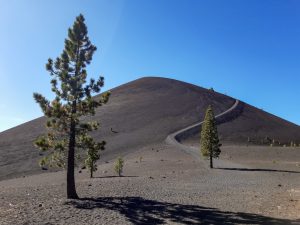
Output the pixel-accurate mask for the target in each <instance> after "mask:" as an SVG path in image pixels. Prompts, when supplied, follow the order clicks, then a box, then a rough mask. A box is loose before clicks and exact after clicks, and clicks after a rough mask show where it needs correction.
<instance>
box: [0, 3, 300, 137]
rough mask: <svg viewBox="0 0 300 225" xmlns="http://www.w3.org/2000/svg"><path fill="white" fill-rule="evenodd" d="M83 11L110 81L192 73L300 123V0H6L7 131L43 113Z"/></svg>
mask: <svg viewBox="0 0 300 225" xmlns="http://www.w3.org/2000/svg"><path fill="white" fill-rule="evenodd" d="M79 13H83V15H84V16H85V18H86V23H87V26H88V30H89V36H90V39H91V41H92V42H93V43H94V44H95V45H96V46H97V47H98V51H97V52H96V53H95V55H94V59H93V61H92V64H91V66H90V67H89V69H88V72H89V75H90V76H92V77H96V76H98V75H100V74H101V75H103V76H104V77H105V79H106V83H105V89H104V90H107V89H110V88H113V87H115V86H118V85H120V84H123V83H125V82H128V81H131V80H134V79H137V78H139V77H143V76H162V77H169V78H174V79H178V80H183V81H186V82H190V83H193V84H196V85H199V86H203V87H208V88H209V87H213V88H214V89H215V90H217V91H219V92H221V93H226V94H228V95H230V96H232V97H235V98H238V99H241V100H243V101H246V102H247V103H249V104H252V105H254V106H256V107H258V108H263V109H264V110H266V111H268V112H271V113H273V114H275V115H278V116H280V117H283V118H285V119H287V120H290V121H292V122H294V123H296V124H300V104H299V99H300V1H297V0H294V1H291V0H281V1H278V0H269V1H268V0H264V1H262V0H248V1H247V0H243V1H242V0H235V1H234V0H226V1H224V0H219V1H217V0H181V1H176V0H102V1H101V0H89V1H86V0H85V1H84V0H81V1H80V0H64V1H62V0H51V1H42V0H26V1H20V0H5V1H4V0H0V29H1V32H0V84H1V89H0V99H1V101H0V131H3V130H5V129H8V128H10V127H13V126H16V125H18V124H20V123H23V122H26V121H29V120H31V119H34V118H37V117H39V116H41V115H42V113H41V111H40V109H39V107H38V105H37V104H36V103H35V102H34V100H33V98H32V93H33V92H40V93H42V94H44V95H46V96H47V97H49V98H51V96H52V95H51V92H50V83H49V81H50V76H49V75H48V73H47V72H46V71H45V63H46V62H47V59H48V58H49V57H52V58H55V57H57V56H58V55H60V53H61V51H62V49H63V45H64V38H65V37H66V35H67V29H68V27H70V26H71V25H72V24H73V21H74V19H75V17H76V16H77V15H78V14H79Z"/></svg>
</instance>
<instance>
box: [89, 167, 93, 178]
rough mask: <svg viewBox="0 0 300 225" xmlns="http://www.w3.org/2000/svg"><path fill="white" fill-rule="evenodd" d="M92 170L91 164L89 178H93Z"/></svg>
mask: <svg viewBox="0 0 300 225" xmlns="http://www.w3.org/2000/svg"><path fill="white" fill-rule="evenodd" d="M93 171H94V167H93V166H92V167H91V170H90V178H93Z"/></svg>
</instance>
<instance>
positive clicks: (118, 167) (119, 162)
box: [115, 157, 124, 177]
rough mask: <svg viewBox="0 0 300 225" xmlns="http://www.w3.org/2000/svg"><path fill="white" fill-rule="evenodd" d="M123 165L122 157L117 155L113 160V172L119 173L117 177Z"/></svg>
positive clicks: (120, 174)
mask: <svg viewBox="0 0 300 225" xmlns="http://www.w3.org/2000/svg"><path fill="white" fill-rule="evenodd" d="M123 166H124V160H123V158H122V157H119V158H118V159H117V161H116V162H115V172H116V173H117V174H118V175H119V177H120V176H122V172H123Z"/></svg>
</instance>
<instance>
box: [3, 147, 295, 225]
mask: <svg viewBox="0 0 300 225" xmlns="http://www.w3.org/2000/svg"><path fill="white" fill-rule="evenodd" d="M239 148H240V147H237V146H225V147H224V148H223V156H222V158H221V159H220V160H216V161H215V167H216V169H212V170H210V169H208V162H207V161H204V160H202V159H200V158H199V157H198V158H197V157H194V156H193V155H190V154H187V153H186V152H184V151H180V150H178V149H175V148H173V147H171V146H168V145H165V144H157V145H151V146H147V147H144V148H141V149H139V150H138V151H136V152H134V153H130V154H129V155H126V157H125V166H124V176H123V177H116V176H115V174H114V173H113V163H114V162H112V161H109V162H107V163H105V164H102V165H99V169H98V171H97V172H96V174H95V176H96V178H94V179H89V178H88V173H87V171H85V170H83V171H82V172H81V173H79V171H76V176H77V177H76V179H77V180H76V182H77V192H78V194H79V195H80V197H81V199H80V200H67V199H65V183H64V180H65V179H64V178H65V174H64V172H55V173H48V174H41V175H33V176H28V177H24V178H17V179H11V180H4V181H1V182H0V199H1V201H0V224H1V225H6V224H14V225H18V224H24V225H25V224H28V225H29V224H30V225H31V224H48V225H50V224H282V225H285V224H300V215H299V212H300V204H299V200H300V192H298V191H299V190H300V181H299V174H300V168H299V166H298V165H297V164H296V163H295V160H294V159H293V158H294V157H296V155H297V154H298V159H299V155H300V154H299V151H295V152H294V153H293V154H294V155H293V156H294V157H293V158H292V159H290V158H289V157H286V158H284V159H283V160H282V161H280V159H281V158H282V157H283V156H282V157H280V155H281V154H284V152H281V149H272V151H274V152H275V153H276V157H277V158H276V159H277V161H276V163H274V162H273V160H274V159H273V158H270V157H268V154H271V155H273V154H275V153H274V152H273V153H272V152H271V153H268V150H269V148H268V149H264V153H265V154H262V156H261V158H260V161H259V163H256V162H255V159H253V160H251V157H252V156H251V154H250V153H249V154H250V155H249V154H246V155H245V157H243V155H242V154H238V151H237V149H239ZM251 148H253V149H254V150H253V151H255V149H256V148H255V147H251ZM249 150H251V149H249ZM257 151H262V149H260V150H257ZM242 152H243V150H242ZM140 158H141V162H140ZM263 162H264V163H263Z"/></svg>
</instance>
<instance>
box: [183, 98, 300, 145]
mask: <svg viewBox="0 0 300 225" xmlns="http://www.w3.org/2000/svg"><path fill="white" fill-rule="evenodd" d="M241 107H242V108H241V109H240V110H241V113H240V114H239V115H238V117H236V118H234V119H233V120H230V121H228V122H224V123H221V124H219V125H218V131H219V135H220V139H221V142H222V143H223V144H224V143H225V144H242V145H245V144H250V145H253V144H254V145H261V144H263V145H270V144H271V143H272V142H273V140H274V141H275V145H279V144H280V145H283V144H286V145H287V146H289V145H290V144H291V142H294V143H296V144H297V145H298V144H300V127H299V126H298V125H296V124H293V123H291V122H288V121H286V120H283V119H281V118H279V117H277V116H274V115H272V114H270V113H267V112H265V111H262V110H260V109H258V108H255V107H253V106H251V105H248V104H245V103H242V106H241ZM199 140H200V134H199V133H197V134H196V135H193V136H191V137H189V138H188V139H186V140H184V141H183V142H185V143H192V144H193V145H195V144H196V145H197V144H199Z"/></svg>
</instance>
